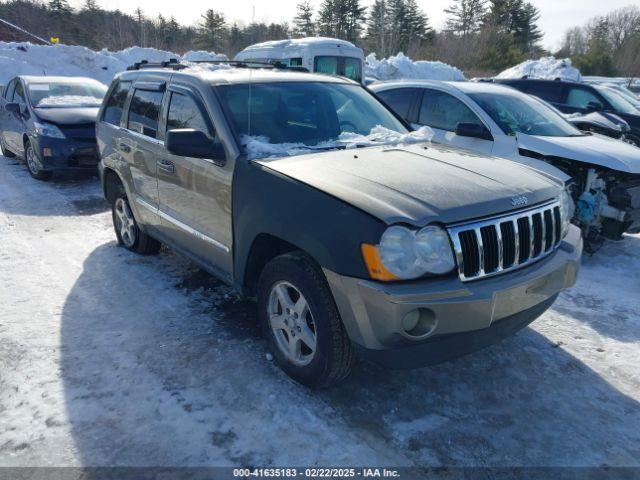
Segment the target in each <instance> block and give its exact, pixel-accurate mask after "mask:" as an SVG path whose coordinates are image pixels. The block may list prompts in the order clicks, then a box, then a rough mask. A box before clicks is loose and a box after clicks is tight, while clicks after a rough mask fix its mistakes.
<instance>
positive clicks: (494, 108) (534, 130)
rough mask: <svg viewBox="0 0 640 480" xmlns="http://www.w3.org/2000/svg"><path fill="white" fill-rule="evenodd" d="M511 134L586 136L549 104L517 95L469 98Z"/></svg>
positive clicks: (494, 94)
mask: <svg viewBox="0 0 640 480" xmlns="http://www.w3.org/2000/svg"><path fill="white" fill-rule="evenodd" d="M469 96H470V97H471V98H472V99H473V100H474V101H475V102H476V103H477V104H478V105H479V106H480V108H482V109H483V110H484V111H486V112H487V113H488V114H489V116H490V117H491V118H492V119H493V121H494V122H496V123H497V124H498V126H499V127H500V128H501V129H502V131H503V132H504V133H506V134H507V135H515V134H516V133H525V134H527V135H539V136H543V137H578V136H583V135H584V134H583V133H581V132H580V130H578V129H577V128H576V127H574V126H573V125H571V124H570V123H569V122H567V121H566V120H565V119H564V118H563V117H562V116H561V115H560V114H559V113H558V112H557V111H556V110H554V109H552V108H549V107H548V106H547V105H546V104H545V103H543V102H541V101H539V100H537V99H535V98H533V97H530V96H529V95H525V94H518V93H517V92H509V93H474V94H471V95H469Z"/></svg>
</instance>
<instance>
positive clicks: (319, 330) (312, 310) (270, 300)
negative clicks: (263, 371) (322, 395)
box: [258, 252, 356, 388]
mask: <svg viewBox="0 0 640 480" xmlns="http://www.w3.org/2000/svg"><path fill="white" fill-rule="evenodd" d="M298 294H300V295H298ZM283 296H285V297H288V298H286V299H285V300H284V301H283ZM301 300H302V301H301ZM301 304H306V306H307V309H306V310H304V309H300V308H299V306H300V305H301ZM286 305H289V306H290V307H293V308H290V309H289V308H287V307H286ZM258 318H259V321H260V325H261V328H262V331H263V334H264V336H265V338H266V339H267V342H268V345H269V350H270V351H271V353H272V354H273V357H274V358H275V359H276V362H277V363H278V365H279V366H280V368H282V370H284V372H285V373H286V374H287V375H289V376H290V377H291V378H292V379H294V380H295V381H297V382H299V383H301V384H303V385H306V386H307V387H311V388H323V387H330V386H333V385H336V384H337V383H339V382H340V381H342V380H344V379H345V378H346V377H347V376H348V375H349V373H351V370H352V368H353V365H354V363H355V358H356V357H355V353H354V351H353V347H352V345H351V341H350V340H349V337H348V335H347V333H346V331H345V329H344V326H343V324H342V320H341V319H340V314H339V313H338V309H337V307H336V304H335V302H334V299H333V296H332V294H331V291H330V290H329V286H328V285H327V282H326V280H325V278H324V275H323V274H322V272H321V271H320V270H319V269H318V268H317V267H316V266H315V265H314V264H313V263H312V261H311V260H310V259H309V258H308V257H307V256H306V255H305V254H303V253H302V252H293V253H288V254H284V255H281V256H279V257H276V258H275V259H273V260H272V261H271V262H269V263H268V264H267V266H266V267H265V268H264V270H263V271H262V273H261V275H260V279H259V280H258ZM272 318H273V320H272ZM305 326H306V327H307V328H305ZM310 333H313V334H315V349H314V350H312V349H311V348H310V347H309V344H312V343H313V342H309V339H310V338H311V337H310V336H309V335H310ZM296 336H297V338H296ZM291 343H294V344H296V348H293V349H292V348H291ZM292 351H295V352H296V353H295V354H292ZM296 355H297V357H296ZM294 358H296V360H294Z"/></svg>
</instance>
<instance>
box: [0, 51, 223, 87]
mask: <svg viewBox="0 0 640 480" xmlns="http://www.w3.org/2000/svg"><path fill="white" fill-rule="evenodd" d="M171 58H176V59H178V60H182V58H181V57H180V55H178V54H176V53H173V52H166V51H164V50H156V49H155V48H142V47H131V48H127V49H125V50H121V51H119V52H111V51H109V50H106V49H103V50H101V51H99V52H96V51H93V50H91V49H89V48H86V47H81V46H77V45H34V44H32V43H28V42H23V43H16V42H0V85H6V84H7V82H8V81H9V80H10V79H11V78H13V77H14V76H16V75H48V76H52V75H62V76H80V77H90V78H94V79H96V80H98V81H100V82H102V83H104V84H109V83H111V79H112V78H113V76H114V75H115V74H116V73H118V72H121V71H123V70H126V69H127V67H128V66H130V65H133V64H134V63H136V62H140V61H142V60H148V61H150V62H161V61H166V60H169V59H171ZM184 58H186V59H188V60H189V61H194V60H225V59H226V58H227V57H226V56H225V55H218V54H215V53H213V52H187V53H186V54H185V55H184Z"/></svg>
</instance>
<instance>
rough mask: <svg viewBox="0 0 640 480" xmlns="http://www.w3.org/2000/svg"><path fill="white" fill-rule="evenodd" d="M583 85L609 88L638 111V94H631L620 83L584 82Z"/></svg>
mask: <svg viewBox="0 0 640 480" xmlns="http://www.w3.org/2000/svg"><path fill="white" fill-rule="evenodd" d="M583 81H584V82H585V83H589V84H593V85H603V86H605V87H609V88H611V89H613V90H615V91H616V92H617V93H618V94H620V95H622V96H623V97H624V98H625V100H626V101H627V102H629V103H630V104H631V105H633V106H634V107H636V109H640V97H638V94H636V93H633V92H632V91H631V90H629V89H628V88H627V87H626V86H624V85H622V84H620V83H614V82H607V81H604V80H597V81H596V80H584V79H583Z"/></svg>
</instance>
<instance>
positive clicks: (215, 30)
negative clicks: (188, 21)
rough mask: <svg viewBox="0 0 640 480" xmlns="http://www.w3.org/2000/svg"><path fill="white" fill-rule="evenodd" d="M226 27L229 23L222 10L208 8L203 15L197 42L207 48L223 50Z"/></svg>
mask: <svg viewBox="0 0 640 480" xmlns="http://www.w3.org/2000/svg"><path fill="white" fill-rule="evenodd" d="M226 28H227V24H226V21H225V18H224V14H223V13H222V12H216V11H214V10H212V9H209V10H207V11H206V13H204V14H203V15H202V24H201V25H200V29H199V31H198V36H197V37H196V44H197V45H198V47H200V48H202V49H205V50H211V51H214V52H219V51H222V50H223V40H224V36H225V33H226Z"/></svg>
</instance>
